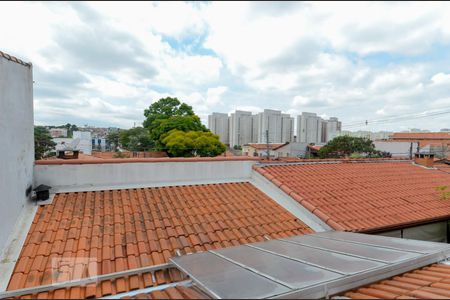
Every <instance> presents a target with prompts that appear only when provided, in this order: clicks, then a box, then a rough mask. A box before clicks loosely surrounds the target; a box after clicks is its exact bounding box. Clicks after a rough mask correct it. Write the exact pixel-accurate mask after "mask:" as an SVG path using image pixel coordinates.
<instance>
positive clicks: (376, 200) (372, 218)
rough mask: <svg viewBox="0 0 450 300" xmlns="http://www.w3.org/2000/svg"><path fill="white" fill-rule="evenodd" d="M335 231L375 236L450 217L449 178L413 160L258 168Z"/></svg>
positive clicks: (303, 164) (443, 173)
mask: <svg viewBox="0 0 450 300" xmlns="http://www.w3.org/2000/svg"><path fill="white" fill-rule="evenodd" d="M254 168H255V169H256V171H258V172H259V173H261V174H262V175H263V176H265V177H266V178H267V179H269V180H271V181H272V183H273V184H275V185H276V186H279V187H280V188H281V189H282V190H284V191H285V192H286V193H287V194H289V195H290V196H291V197H292V198H293V199H294V200H296V201H297V202H298V203H300V204H301V205H302V206H304V207H305V208H306V209H308V210H309V211H311V212H312V213H314V214H315V215H316V216H318V217H319V218H320V219H322V220H323V221H325V222H326V223H327V224H328V225H329V226H331V227H332V228H334V229H336V230H346V231H357V232H374V231H381V230H388V229H395V228H402V227H406V226H412V225H415V224H424V223H430V222H434V221H442V220H446V219H448V218H450V201H443V200H442V199H441V198H440V195H439V192H438V191H437V190H436V187H438V186H443V185H449V184H450V174H447V173H445V172H442V171H440V170H435V169H425V168H423V167H421V166H416V165H413V164H411V163H410V162H393V161H387V162H382V161H380V162H365V163H364V162H360V163H356V162H354V163H352V162H348V163H345V162H328V163H326V162H325V163H324V162H322V163H321V162H316V163H284V164H279V165H270V164H267V165H265V166H263V167H258V166H254Z"/></svg>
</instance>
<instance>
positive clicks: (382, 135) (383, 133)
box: [339, 130, 393, 141]
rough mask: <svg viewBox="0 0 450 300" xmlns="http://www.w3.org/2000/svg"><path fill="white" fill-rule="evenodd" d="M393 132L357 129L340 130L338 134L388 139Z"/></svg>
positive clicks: (375, 139)
mask: <svg viewBox="0 0 450 300" xmlns="http://www.w3.org/2000/svg"><path fill="white" fill-rule="evenodd" d="M392 134H393V132H391V131H378V132H371V131H364V130H358V131H347V130H345V131H341V132H340V133H339V135H348V136H353V137H364V138H368V139H370V140H372V141H377V140H388V139H389V136H390V135H392Z"/></svg>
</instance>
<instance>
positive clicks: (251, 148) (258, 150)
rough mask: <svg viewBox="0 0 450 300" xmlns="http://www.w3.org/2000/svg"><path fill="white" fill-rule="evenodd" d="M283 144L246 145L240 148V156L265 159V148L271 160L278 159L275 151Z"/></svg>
mask: <svg viewBox="0 0 450 300" xmlns="http://www.w3.org/2000/svg"><path fill="white" fill-rule="evenodd" d="M286 144H288V143H285V144H246V145H244V146H242V154H243V155H245V156H255V157H267V147H268V148H269V155H270V157H271V158H276V157H278V152H277V149H279V148H281V147H282V146H284V145H286Z"/></svg>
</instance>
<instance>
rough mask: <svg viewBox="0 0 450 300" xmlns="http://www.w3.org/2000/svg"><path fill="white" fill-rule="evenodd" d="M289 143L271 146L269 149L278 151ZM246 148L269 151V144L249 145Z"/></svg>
mask: <svg viewBox="0 0 450 300" xmlns="http://www.w3.org/2000/svg"><path fill="white" fill-rule="evenodd" d="M287 144H289V143H284V144H269V149H270V150H276V149H278V148H281V147H283V146H285V145H287ZM245 146H249V147H252V148H255V149H257V150H267V144H247V145H245Z"/></svg>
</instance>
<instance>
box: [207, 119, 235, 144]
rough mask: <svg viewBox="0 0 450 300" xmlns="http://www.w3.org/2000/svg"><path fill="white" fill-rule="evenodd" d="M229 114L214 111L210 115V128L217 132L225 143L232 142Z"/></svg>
mask: <svg viewBox="0 0 450 300" xmlns="http://www.w3.org/2000/svg"><path fill="white" fill-rule="evenodd" d="M228 123H229V120H228V114H224V113H217V112H214V113H212V115H209V116H208V128H209V130H211V131H212V132H213V133H214V134H217V135H218V136H219V138H220V141H221V142H222V143H224V144H229V143H230V131H229V124H228Z"/></svg>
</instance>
